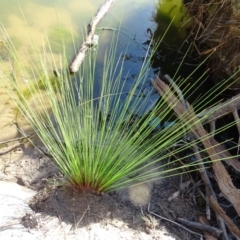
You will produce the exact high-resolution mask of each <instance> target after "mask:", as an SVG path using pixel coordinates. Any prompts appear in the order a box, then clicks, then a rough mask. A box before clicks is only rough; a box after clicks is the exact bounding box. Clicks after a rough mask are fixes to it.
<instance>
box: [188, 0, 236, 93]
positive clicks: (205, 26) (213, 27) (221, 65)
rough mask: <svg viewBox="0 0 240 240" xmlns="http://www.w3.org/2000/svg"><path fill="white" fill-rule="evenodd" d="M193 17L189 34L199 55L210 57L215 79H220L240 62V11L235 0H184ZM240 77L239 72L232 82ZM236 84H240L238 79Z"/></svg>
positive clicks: (230, 72)
mask: <svg viewBox="0 0 240 240" xmlns="http://www.w3.org/2000/svg"><path fill="white" fill-rule="evenodd" d="M185 4H186V6H187V9H188V11H189V14H190V16H191V17H192V23H193V25H192V27H191V30H190V31H191V34H190V36H191V37H192V38H193V39H194V45H195V49H196V50H197V52H198V54H199V56H200V57H201V58H202V57H205V56H207V55H208V54H210V53H213V54H212V56H211V58H210V68H211V70H212V73H214V80H215V81H216V82H219V81H221V80H223V79H224V78H228V77H230V76H232V75H233V74H235V73H236V72H237V71H238V68H239V66H240V28H239V26H240V11H239V6H238V5H237V4H236V2H235V1H234V0H185ZM239 78H240V73H237V74H236V75H235V77H234V78H233V82H235V81H236V80H237V79H239ZM232 87H233V88H240V81H236V82H235V83H234V85H233V86H232Z"/></svg>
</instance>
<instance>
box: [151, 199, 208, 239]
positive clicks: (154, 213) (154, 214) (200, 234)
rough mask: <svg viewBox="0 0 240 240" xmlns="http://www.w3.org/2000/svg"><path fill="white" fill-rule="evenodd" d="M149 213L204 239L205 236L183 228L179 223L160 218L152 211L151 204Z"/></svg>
mask: <svg viewBox="0 0 240 240" xmlns="http://www.w3.org/2000/svg"><path fill="white" fill-rule="evenodd" d="M148 213H150V214H152V215H154V216H156V217H158V218H160V219H162V220H165V221H168V222H170V223H173V224H175V225H177V226H178V227H180V228H182V229H184V230H186V231H188V232H190V233H192V234H195V235H197V236H199V237H203V235H201V234H199V233H197V232H194V231H192V230H190V229H188V228H186V227H184V226H182V225H181V224H179V223H177V222H174V221H172V220H170V219H168V218H165V217H162V216H160V215H158V214H156V213H154V212H152V211H150V203H149V204H148Z"/></svg>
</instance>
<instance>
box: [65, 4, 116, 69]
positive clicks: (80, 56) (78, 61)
mask: <svg viewBox="0 0 240 240" xmlns="http://www.w3.org/2000/svg"><path fill="white" fill-rule="evenodd" d="M114 1H115V0H106V1H105V3H104V4H102V5H101V6H100V8H99V9H98V11H97V13H96V15H95V16H94V18H93V20H92V22H91V23H89V24H88V28H87V31H88V32H87V34H88V35H87V37H86V39H85V41H84V42H83V44H82V46H81V47H80V49H79V51H78V53H77V55H76V56H75V58H74V59H73V61H72V63H71V64H70V66H69V71H70V72H71V73H75V72H77V71H78V69H79V67H80V65H81V63H82V62H83V60H84V58H85V55H86V52H87V50H88V49H89V47H90V46H91V44H92V40H93V37H94V32H95V29H96V26H97V24H98V23H99V22H100V21H101V19H102V18H103V17H104V15H105V14H106V13H107V12H108V10H109V8H110V6H111V5H112V3H113V2H114Z"/></svg>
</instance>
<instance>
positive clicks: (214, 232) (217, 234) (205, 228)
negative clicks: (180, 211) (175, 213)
mask: <svg viewBox="0 0 240 240" xmlns="http://www.w3.org/2000/svg"><path fill="white" fill-rule="evenodd" d="M177 221H178V222H180V223H183V224H185V225H187V226H188V227H192V228H196V229H198V230H201V231H202V232H209V233H211V234H212V235H214V236H215V237H218V238H219V237H220V235H221V234H222V230H220V229H218V228H215V227H211V226H209V225H206V224H201V223H197V222H191V221H188V220H186V219H184V218H177Z"/></svg>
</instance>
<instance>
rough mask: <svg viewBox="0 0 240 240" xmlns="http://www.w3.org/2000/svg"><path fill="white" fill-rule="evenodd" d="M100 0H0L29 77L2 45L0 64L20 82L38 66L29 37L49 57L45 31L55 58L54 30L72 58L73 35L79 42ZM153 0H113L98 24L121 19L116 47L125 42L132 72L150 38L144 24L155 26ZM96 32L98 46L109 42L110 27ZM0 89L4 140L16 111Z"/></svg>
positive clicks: (1, 13)
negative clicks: (64, 42)
mask: <svg viewBox="0 0 240 240" xmlns="http://www.w3.org/2000/svg"><path fill="white" fill-rule="evenodd" d="M103 2H104V1H102V0H85V1H79V0H71V1H68V0H61V1H60V0H59V1H49V0H41V1H40V0H32V1H27V0H21V1H19V5H18V4H17V3H16V1H15V0H8V1H1V2H0V20H1V22H2V24H3V26H4V28H5V29H6V32H7V34H8V35H9V38H10V39H11V41H12V42H13V44H14V47H15V48H16V51H17V54H18V56H19V57H20V61H21V64H23V65H24V67H25V68H26V69H27V70H29V72H30V75H29V79H28V77H26V76H27V75H26V74H24V75H23V74H22V72H21V71H20V68H19V67H18V63H17V62H16V60H14V59H11V58H10V57H9V55H8V53H7V52H6V51H5V49H4V47H3V48H1V49H0V57H1V59H2V61H3V64H4V66H6V67H7V68H9V69H11V70H12V71H14V74H15V75H16V76H17V77H19V78H20V79H21V78H22V82H23V84H24V82H26V81H29V80H31V70H32V69H33V68H37V67H40V63H39V61H37V60H36V59H34V57H33V55H34V51H33V50H31V47H30V46H31V43H34V47H35V50H37V51H39V52H40V53H42V54H43V56H46V57H48V56H47V55H48V53H47V51H44V50H43V45H44V44H46V36H48V37H49V42H50V43H51V47H52V52H53V56H54V58H55V59H59V52H60V49H61V37H60V36H59V32H61V34H63V35H64V38H65V41H66V44H67V52H68V57H69V59H71V58H72V57H73V55H74V52H75V50H74V47H73V45H74V44H73V38H74V41H75V44H76V48H78V47H79V46H80V44H81V43H82V40H83V38H82V35H83V33H84V32H85V28H86V26H87V24H88V23H89V22H90V21H91V19H92V17H93V15H94V14H95V13H96V11H97V9H98V8H99V6H100V5H101V4H102V3H103ZM154 4H155V1H149V0H129V1H116V2H115V3H114V5H113V7H112V8H111V9H110V11H109V13H108V14H107V15H106V16H105V17H104V19H103V20H102V22H101V23H100V25H99V27H101V26H106V27H115V26H118V25H120V24H121V31H122V33H123V32H125V33H126V34H122V33H121V32H120V42H121V44H120V45H119V48H118V53H120V52H122V51H125V48H126V47H127V46H129V49H130V50H129V51H131V54H132V55H131V56H132V57H131V58H130V59H129V60H128V61H126V64H127V65H129V68H131V69H132V71H133V72H132V74H131V76H132V78H134V75H136V74H138V71H139V70H138V69H139V66H140V65H141V63H142V62H141V61H142V57H143V56H144V55H145V52H146V49H145V48H144V47H143V46H141V42H144V41H146V40H147V39H148V38H149V36H148V35H147V33H146V29H147V28H149V27H150V28H152V27H154V23H153V22H151V17H152V12H153V10H154V6H155V5H154ZM98 34H99V35H100V47H101V46H104V45H106V44H108V43H109V41H110V38H111V36H112V33H110V32H106V31H98ZM133 38H134V41H133ZM100 47H99V51H100V52H101V49H100ZM102 60H103V58H102V59H101V57H100V58H99V59H98V63H99V64H100V65H101V61H102ZM57 61H58V60H57ZM134 63H136V64H135V65H134ZM1 71H3V70H0V78H2V72H1ZM1 80H2V79H1ZM0 95H1V100H0V112H1V113H2V114H1V116H0V141H3V140H5V139H9V138H13V137H14V136H15V135H16V129H15V128H14V127H12V126H11V124H10V123H11V122H12V120H13V119H14V117H15V116H14V115H15V113H14V111H13V109H12V107H11V105H10V101H9V99H8V97H7V94H6V92H5V91H4V89H0Z"/></svg>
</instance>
